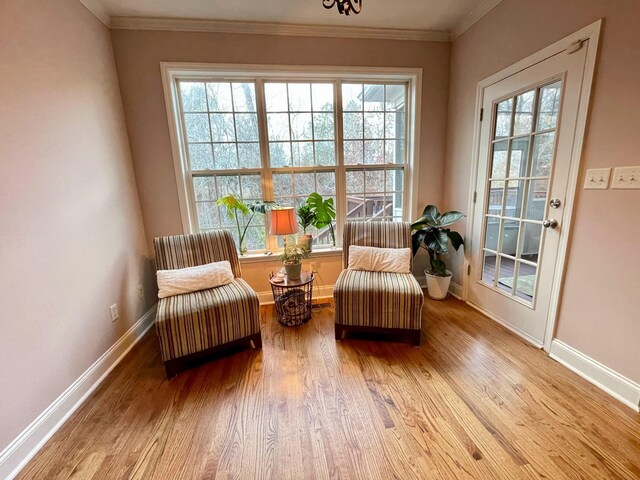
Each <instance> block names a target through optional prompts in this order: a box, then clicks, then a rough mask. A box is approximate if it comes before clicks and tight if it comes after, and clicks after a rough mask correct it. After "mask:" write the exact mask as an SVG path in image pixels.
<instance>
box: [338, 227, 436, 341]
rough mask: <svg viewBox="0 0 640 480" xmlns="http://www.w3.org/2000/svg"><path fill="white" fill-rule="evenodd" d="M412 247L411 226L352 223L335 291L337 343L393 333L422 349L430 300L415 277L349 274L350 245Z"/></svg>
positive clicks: (399, 274)
mask: <svg viewBox="0 0 640 480" xmlns="http://www.w3.org/2000/svg"><path fill="white" fill-rule="evenodd" d="M350 245H361V246H367V247H379V248H411V228H410V226H409V224H408V223H397V222H347V223H345V225H344V237H343V242H342V267H343V269H345V270H343V271H342V272H341V273H340V276H339V277H338V280H337V282H336V285H335V287H334V289H333V298H334V300H335V324H336V339H337V340H341V339H342V338H343V336H344V334H345V333H346V332H349V331H356V330H357V331H365V332H366V331H369V332H388V333H393V334H396V335H398V336H402V337H403V338H404V339H406V341H408V342H409V343H412V344H414V345H420V329H421V326H422V304H423V303H424V295H423V293H422V289H421V288H420V285H419V284H418V282H417V280H416V279H415V277H414V276H413V274H410V273H407V274H402V273H386V272H367V271H355V270H346V268H347V265H348V264H349V246H350Z"/></svg>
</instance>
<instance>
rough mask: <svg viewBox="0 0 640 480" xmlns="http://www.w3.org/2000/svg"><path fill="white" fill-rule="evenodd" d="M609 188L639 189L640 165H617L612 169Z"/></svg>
mask: <svg viewBox="0 0 640 480" xmlns="http://www.w3.org/2000/svg"><path fill="white" fill-rule="evenodd" d="M611 188H615V189H636V190H640V167H618V168H616V169H615V170H614V171H613V182H612V183H611Z"/></svg>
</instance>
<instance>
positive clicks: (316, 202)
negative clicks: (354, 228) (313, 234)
mask: <svg viewBox="0 0 640 480" xmlns="http://www.w3.org/2000/svg"><path fill="white" fill-rule="evenodd" d="M307 204H309V206H310V207H311V208H312V209H313V211H314V212H315V214H316V219H315V222H314V224H313V226H314V227H316V228H324V227H326V226H327V225H329V224H330V223H331V222H333V220H334V219H335V218H336V209H335V207H334V205H333V198H328V199H326V200H324V199H323V198H322V195H320V194H319V193H317V192H314V193H312V194H311V195H309V198H308V199H307Z"/></svg>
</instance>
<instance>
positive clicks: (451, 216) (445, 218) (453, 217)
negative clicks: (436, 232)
mask: <svg viewBox="0 0 640 480" xmlns="http://www.w3.org/2000/svg"><path fill="white" fill-rule="evenodd" d="M465 216H466V215H464V214H463V213H460V212H456V211H455V210H452V211H451V212H445V213H443V214H442V216H441V217H440V218H439V219H438V223H439V225H440V226H441V227H448V226H449V225H452V224H454V223H456V222H457V221H458V220H462V219H463V218H464V217H465Z"/></svg>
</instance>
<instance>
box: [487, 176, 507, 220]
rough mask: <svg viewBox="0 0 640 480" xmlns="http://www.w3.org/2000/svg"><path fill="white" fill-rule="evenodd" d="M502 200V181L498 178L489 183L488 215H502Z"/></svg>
mask: <svg viewBox="0 0 640 480" xmlns="http://www.w3.org/2000/svg"><path fill="white" fill-rule="evenodd" d="M503 200H504V181H503V180H498V181H494V182H491V183H490V184H489V205H488V206H487V212H486V213H488V214H490V215H502V205H503Z"/></svg>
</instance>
